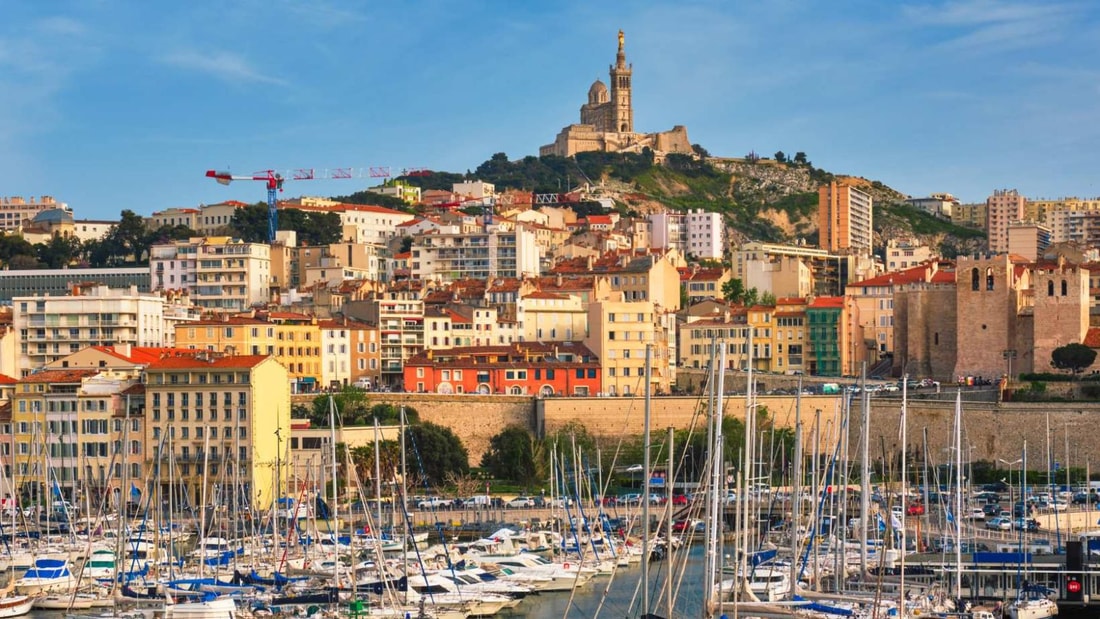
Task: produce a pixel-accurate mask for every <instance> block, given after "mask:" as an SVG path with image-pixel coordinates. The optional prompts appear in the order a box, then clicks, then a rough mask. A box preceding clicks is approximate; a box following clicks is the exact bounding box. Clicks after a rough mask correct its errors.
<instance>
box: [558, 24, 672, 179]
mask: <svg viewBox="0 0 1100 619" xmlns="http://www.w3.org/2000/svg"><path fill="white" fill-rule="evenodd" d="M625 43H626V38H625V36H624V34H623V31H622V30H620V31H619V51H618V54H616V56H615V64H613V65H611V66H610V67H608V77H609V78H610V80H611V88H610V90H609V89H608V87H607V85H606V84H604V83H603V82H602V81H600V80H598V79H597V80H596V81H595V82H593V84H592V86H591V87H590V88H589V89H588V102H587V103H585V104H584V105H582V106H581V122H580V124H577V125H569V126H568V127H565V128H564V129H562V130H561V133H559V134H558V137H557V138H556V139H555V140H554V143H553V144H548V145H546V146H543V147H541V148H539V156H545V155H558V156H561V157H570V156H572V155H575V154H577V153H580V152H585V151H603V152H609V153H617V152H634V153H638V152H641V151H642V150H643V149H645V148H649V149H650V150H652V151H654V153H656V154H657V155H662V154H665V153H683V154H690V153H691V152H692V149H691V142H690V141H689V140H688V136H687V128H686V127H684V126H682V125H677V126H675V127H673V128H672V130H671V131H663V132H660V133H635V132H634V91H633V80H634V65H633V64H628V63H627V62H626V47H625Z"/></svg>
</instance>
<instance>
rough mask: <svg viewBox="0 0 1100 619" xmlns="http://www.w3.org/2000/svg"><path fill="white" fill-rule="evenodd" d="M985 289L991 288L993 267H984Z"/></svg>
mask: <svg viewBox="0 0 1100 619" xmlns="http://www.w3.org/2000/svg"><path fill="white" fill-rule="evenodd" d="M985 289H986V290H993V267H986V268H985Z"/></svg>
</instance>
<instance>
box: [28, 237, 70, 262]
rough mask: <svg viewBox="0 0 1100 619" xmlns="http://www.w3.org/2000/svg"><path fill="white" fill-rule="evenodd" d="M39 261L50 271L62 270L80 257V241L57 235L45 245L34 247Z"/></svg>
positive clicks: (40, 244)
mask: <svg viewBox="0 0 1100 619" xmlns="http://www.w3.org/2000/svg"><path fill="white" fill-rule="evenodd" d="M34 249H35V253H36V254H37V255H38V260H39V261H40V262H42V263H43V264H45V265H46V268H48V269H60V268H63V267H67V266H69V265H70V264H72V263H73V262H74V261H75V260H76V259H77V258H78V257H79V256H80V239H78V238H76V237H75V236H62V235H60V234H55V235H54V236H53V237H51V238H50V240H49V241H46V242H45V243H39V244H37V245H35V246H34Z"/></svg>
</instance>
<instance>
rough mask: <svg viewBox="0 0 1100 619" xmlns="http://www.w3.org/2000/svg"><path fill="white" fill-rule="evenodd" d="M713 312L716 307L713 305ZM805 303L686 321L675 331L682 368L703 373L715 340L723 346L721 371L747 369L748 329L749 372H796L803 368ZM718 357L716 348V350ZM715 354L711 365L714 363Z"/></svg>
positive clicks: (778, 304)
mask: <svg viewBox="0 0 1100 619" xmlns="http://www.w3.org/2000/svg"><path fill="white" fill-rule="evenodd" d="M715 307H716V308H719V307H720V306H718V305H717V304H716V306H715ZM805 313H806V300H805V299H800V298H794V299H779V300H777V302H776V305H775V306H769V305H755V306H753V307H750V308H745V307H724V308H720V309H719V311H718V312H712V313H710V314H708V315H698V316H690V315H689V317H688V322H687V323H685V324H684V325H683V326H681V328H680V346H679V353H680V360H681V366H682V367H690V368H705V367H707V366H708V365H709V364H710V360H711V352H712V351H711V343H712V341H713V340H714V339H715V338H716V339H717V340H719V346H721V345H722V344H723V343H724V345H725V347H726V369H733V370H746V369H748V367H749V329H750V328H751V329H752V367H753V370H755V371H760V372H775V373H788V374H791V373H796V372H802V371H804V369H805V356H804V355H805V353H804V351H805V343H806V319H805ZM719 352H720V349H719ZM717 362H718V361H717V355H715V363H717Z"/></svg>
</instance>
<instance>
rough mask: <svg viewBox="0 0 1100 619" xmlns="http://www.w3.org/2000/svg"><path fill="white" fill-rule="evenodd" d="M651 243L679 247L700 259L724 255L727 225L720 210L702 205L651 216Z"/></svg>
mask: <svg viewBox="0 0 1100 619" xmlns="http://www.w3.org/2000/svg"><path fill="white" fill-rule="evenodd" d="M649 224H650V226H649V227H650V231H649V232H650V239H651V240H650V243H651V245H650V246H651V247H655V248H662V249H676V250H679V251H680V252H681V253H683V254H684V255H687V256H689V257H691V258H695V259H697V260H721V259H722V258H723V257H724V256H725V249H726V247H725V225H724V224H723V223H722V215H721V214H720V213H710V212H707V211H704V210H702V209H694V210H688V211H686V212H683V213H680V212H664V213H654V214H652V215H650V216H649Z"/></svg>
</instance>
